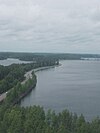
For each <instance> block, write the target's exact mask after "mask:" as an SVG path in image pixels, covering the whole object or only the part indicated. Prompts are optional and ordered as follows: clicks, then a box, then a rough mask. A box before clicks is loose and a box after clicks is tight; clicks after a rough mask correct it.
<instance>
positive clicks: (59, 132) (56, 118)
mask: <svg viewBox="0 0 100 133" xmlns="http://www.w3.org/2000/svg"><path fill="white" fill-rule="evenodd" d="M1 112H2V114H3V115H0V133H100V119H99V118H96V119H95V120H93V121H92V122H86V121H85V119H84V117H83V116H79V117H78V116H77V117H76V115H74V114H72V113H70V112H69V111H67V110H64V111H62V112H61V113H59V114H56V113H55V112H54V111H50V110H49V111H48V112H47V113H46V114H45V112H44V110H43V108H42V107H40V106H33V107H27V108H23V107H19V106H15V107H10V108H8V109H7V108H6V109H4V107H0V113H1ZM73 122H74V123H73ZM72 123H73V124H74V125H76V126H75V127H74V128H73V124H72Z"/></svg>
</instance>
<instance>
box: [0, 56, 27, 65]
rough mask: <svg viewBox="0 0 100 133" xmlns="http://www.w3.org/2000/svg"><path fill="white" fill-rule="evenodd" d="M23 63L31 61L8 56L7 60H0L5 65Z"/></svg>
mask: <svg viewBox="0 0 100 133" xmlns="http://www.w3.org/2000/svg"><path fill="white" fill-rule="evenodd" d="M13 63H15V64H21V63H30V62H29V61H21V60H19V59H13V58H8V59H6V60H0V65H3V66H9V65H11V64H13Z"/></svg>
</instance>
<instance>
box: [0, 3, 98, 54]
mask: <svg viewBox="0 0 100 133" xmlns="http://www.w3.org/2000/svg"><path fill="white" fill-rule="evenodd" d="M99 8H100V1H99V0H91V1H90V0H84V1H82V0H48V1H47V0H37V1H35V0H28V1H27V0H0V47H1V48H2V50H5V46H6V49H8V50H11V51H12V50H13V51H19V50H21V51H27V50H28V52H29V51H33V52H34V51H35V52H36V51H37V52H38V51H40V50H42V51H44V52H90V53H92V52H93V53H95V52H96V51H97V52H100V46H99V42H100V32H99V30H98V29H99V28H100V23H99V21H100V10H99ZM7 43H8V44H7ZM4 44H5V45H4ZM14 45H17V46H14ZM28 47H29V48H28Z"/></svg>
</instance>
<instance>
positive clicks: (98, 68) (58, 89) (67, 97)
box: [21, 61, 100, 120]
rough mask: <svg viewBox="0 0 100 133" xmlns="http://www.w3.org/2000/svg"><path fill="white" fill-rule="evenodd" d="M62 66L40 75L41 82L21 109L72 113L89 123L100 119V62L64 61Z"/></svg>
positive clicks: (40, 72)
mask: <svg viewBox="0 0 100 133" xmlns="http://www.w3.org/2000/svg"><path fill="white" fill-rule="evenodd" d="M61 63H62V66H59V67H56V68H51V69H48V70H43V71H39V72H37V73H36V75H37V78H38V82H37V86H36V88H35V89H33V90H32V92H31V93H30V94H28V95H27V96H26V97H25V98H24V99H23V100H22V101H21V106H24V107H26V106H32V105H41V106H43V107H44V108H45V110H47V109H53V110H55V111H56V112H59V111H62V110H63V109H68V110H70V111H71V112H73V113H74V112H76V113H77V114H81V113H82V114H84V116H85V117H86V119H87V120H91V119H92V118H94V117H96V116H97V115H99V116H100V61H62V62H61Z"/></svg>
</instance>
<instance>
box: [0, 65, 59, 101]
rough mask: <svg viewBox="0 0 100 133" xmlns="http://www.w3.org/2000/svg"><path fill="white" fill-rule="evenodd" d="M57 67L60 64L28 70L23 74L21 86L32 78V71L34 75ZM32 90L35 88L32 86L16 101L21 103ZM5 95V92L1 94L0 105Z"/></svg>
mask: <svg viewBox="0 0 100 133" xmlns="http://www.w3.org/2000/svg"><path fill="white" fill-rule="evenodd" d="M58 66H61V64H59V65H54V66H45V67H38V68H35V69H32V70H30V71H28V72H26V73H25V75H24V76H25V80H24V81H22V82H21V84H22V85H23V84H25V82H27V81H28V80H29V78H32V72H33V71H34V73H36V72H38V71H42V70H46V69H49V68H55V67H58ZM35 86H36V85H35ZM33 88H35V87H33V86H32V87H30V89H29V91H27V92H26V93H25V95H23V96H22V97H21V98H20V100H18V101H21V100H22V99H23V97H25V96H26V95H27V94H28V93H29V92H31V90H32V89H33ZM7 93H8V92H5V93H3V94H1V95H0V103H1V102H2V101H3V100H4V99H5V98H6V96H7Z"/></svg>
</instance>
